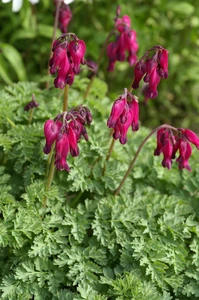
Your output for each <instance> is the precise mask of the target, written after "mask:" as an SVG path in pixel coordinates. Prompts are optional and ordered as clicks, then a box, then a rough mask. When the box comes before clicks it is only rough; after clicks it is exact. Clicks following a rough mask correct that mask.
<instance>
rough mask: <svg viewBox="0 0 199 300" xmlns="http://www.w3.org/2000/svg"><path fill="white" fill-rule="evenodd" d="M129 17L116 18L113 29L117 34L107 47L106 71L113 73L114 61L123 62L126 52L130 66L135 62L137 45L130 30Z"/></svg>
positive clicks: (133, 32) (133, 31)
mask: <svg viewBox="0 0 199 300" xmlns="http://www.w3.org/2000/svg"><path fill="white" fill-rule="evenodd" d="M130 26H131V20H130V17H129V16H127V15H125V16H123V17H122V18H121V19H120V18H118V17H117V18H116V21H115V28H116V30H117V31H118V32H119V33H118V34H117V35H116V40H115V41H114V42H111V43H110V44H109V45H108V47H107V55H108V58H109V66H108V71H113V70H114V66H115V63H116V61H125V59H126V52H127V53H128V57H127V60H128V62H129V64H130V66H132V65H134V64H135V63H136V61H137V56H136V52H137V50H138V43H137V39H136V32H135V30H133V29H131V28H130Z"/></svg>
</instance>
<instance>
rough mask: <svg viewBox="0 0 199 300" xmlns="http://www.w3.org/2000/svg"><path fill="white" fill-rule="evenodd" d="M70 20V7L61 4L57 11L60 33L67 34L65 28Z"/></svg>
mask: <svg viewBox="0 0 199 300" xmlns="http://www.w3.org/2000/svg"><path fill="white" fill-rule="evenodd" d="M71 19H72V12H71V10H70V7H69V6H68V5H66V4H64V3H62V4H61V7H60V10H59V28H60V30H61V32H62V33H66V32H67V27H68V24H69V22H70V21H71Z"/></svg>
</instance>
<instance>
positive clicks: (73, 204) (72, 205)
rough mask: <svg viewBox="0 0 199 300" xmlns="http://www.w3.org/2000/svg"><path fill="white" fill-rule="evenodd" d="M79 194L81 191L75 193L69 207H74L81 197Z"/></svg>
mask: <svg viewBox="0 0 199 300" xmlns="http://www.w3.org/2000/svg"><path fill="white" fill-rule="evenodd" d="M81 195H82V191H79V193H78V194H77V197H75V199H74V200H73V202H72V203H71V205H70V206H71V207H75V206H76V205H77V204H78V201H79V199H80V198H81Z"/></svg>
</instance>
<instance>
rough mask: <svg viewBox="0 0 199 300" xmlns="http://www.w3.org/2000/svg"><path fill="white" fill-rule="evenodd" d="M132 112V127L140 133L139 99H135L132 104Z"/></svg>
mask: <svg viewBox="0 0 199 300" xmlns="http://www.w3.org/2000/svg"><path fill="white" fill-rule="evenodd" d="M131 110H132V112H133V119H132V123H131V127H132V130H133V131H138V129H139V104H138V100H137V99H135V98H134V99H133V100H132V103H131Z"/></svg>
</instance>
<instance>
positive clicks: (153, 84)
mask: <svg viewBox="0 0 199 300" xmlns="http://www.w3.org/2000/svg"><path fill="white" fill-rule="evenodd" d="M156 68H157V67H156V66H154V67H153V69H152V70H151V73H150V76H149V84H148V87H147V89H146V91H145V96H146V97H147V98H150V99H153V98H155V97H157V95H158V91H157V86H158V84H159V82H160V76H159V75H158V73H157V69H156Z"/></svg>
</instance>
